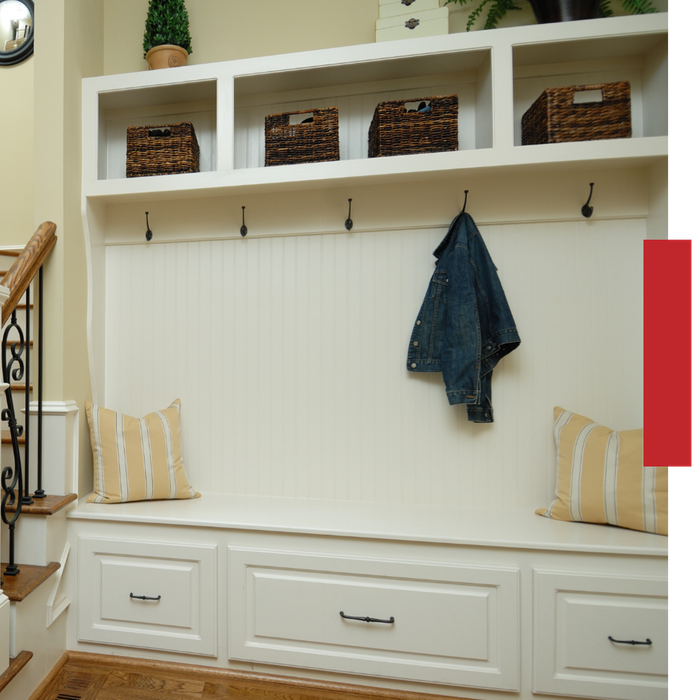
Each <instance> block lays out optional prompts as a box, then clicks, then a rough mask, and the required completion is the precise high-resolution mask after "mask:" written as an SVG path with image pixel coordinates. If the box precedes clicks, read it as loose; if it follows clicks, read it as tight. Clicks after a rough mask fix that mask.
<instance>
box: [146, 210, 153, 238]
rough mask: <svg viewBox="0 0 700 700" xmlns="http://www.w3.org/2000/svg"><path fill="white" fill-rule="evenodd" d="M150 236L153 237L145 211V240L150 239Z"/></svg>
mask: <svg viewBox="0 0 700 700" xmlns="http://www.w3.org/2000/svg"><path fill="white" fill-rule="evenodd" d="M151 238H153V231H151V227H150V226H149V225H148V212H146V240H147V241H150V240H151Z"/></svg>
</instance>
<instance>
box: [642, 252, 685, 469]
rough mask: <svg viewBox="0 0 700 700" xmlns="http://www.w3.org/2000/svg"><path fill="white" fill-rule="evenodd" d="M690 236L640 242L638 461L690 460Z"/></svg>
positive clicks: (649, 463) (670, 463) (676, 463)
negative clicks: (641, 312) (641, 380)
mask: <svg viewBox="0 0 700 700" xmlns="http://www.w3.org/2000/svg"><path fill="white" fill-rule="evenodd" d="M690 314H691V241H684V240H661V241H644V466H647V467H652V466H656V467H661V466H668V467H687V466H690V462H691V432H692V427H691V316H690Z"/></svg>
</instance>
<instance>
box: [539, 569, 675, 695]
mask: <svg viewBox="0 0 700 700" xmlns="http://www.w3.org/2000/svg"><path fill="white" fill-rule="evenodd" d="M610 637H612V639H610ZM534 641H535V643H534V649H535V677H534V682H535V689H536V691H540V692H550V693H558V694H562V695H585V696H587V697H596V698H597V697H600V698H620V699H621V700H624V699H628V700H657V699H658V700H661V699H662V698H666V697H667V693H668V683H667V675H668V601H667V583H666V581H665V580H663V579H652V578H628V577H624V576H619V577H617V576H592V575H586V574H581V575H575V574H571V573H561V572H553V571H536V572H535V640H534ZM648 641H649V642H651V643H650V644H649V643H647V642H648ZM630 642H635V644H631V643H630Z"/></svg>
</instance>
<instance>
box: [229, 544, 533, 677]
mask: <svg viewBox="0 0 700 700" xmlns="http://www.w3.org/2000/svg"><path fill="white" fill-rule="evenodd" d="M229 573H230V605H229V610H230V634H229V657H230V658H231V659H241V660H249V661H258V662H267V663H283V664H286V665H295V666H304V667H309V668H321V669H326V670H335V671H342V672H347V673H359V674H365V675H372V676H386V677H398V678H406V679H410V680H418V681H429V682H435V683H448V684H459V685H472V686H481V687H486V688H497V689H505V690H517V689H518V634H519V632H518V630H519V624H518V571H517V569H509V568H503V569H499V568H496V569H490V568H489V569H481V568H478V567H467V566H464V567H462V566H459V567H456V566H451V567H447V566H439V565H436V566H429V565H423V564H414V563H406V562H399V561H374V560H358V559H343V558H338V557H333V556H328V557H324V556H318V555H306V554H287V553H282V552H275V551H260V550H247V549H240V548H234V547H230V548H229ZM341 611H342V612H343V613H344V614H345V615H346V616H348V617H360V618H364V617H370V618H373V621H371V622H366V621H364V620H353V619H348V617H346V618H343V617H342V616H341V615H340V613H341ZM391 618H393V622H392V621H391Z"/></svg>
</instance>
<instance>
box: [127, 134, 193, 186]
mask: <svg viewBox="0 0 700 700" xmlns="http://www.w3.org/2000/svg"><path fill="white" fill-rule="evenodd" d="M197 172H199V144H198V143H197V136H196V134H195V133H194V126H192V124H191V123H190V122H182V123H180V124H166V125H164V126H130V127H127V130H126V176H127V177H143V176H145V175H168V174H170V173H197Z"/></svg>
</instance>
